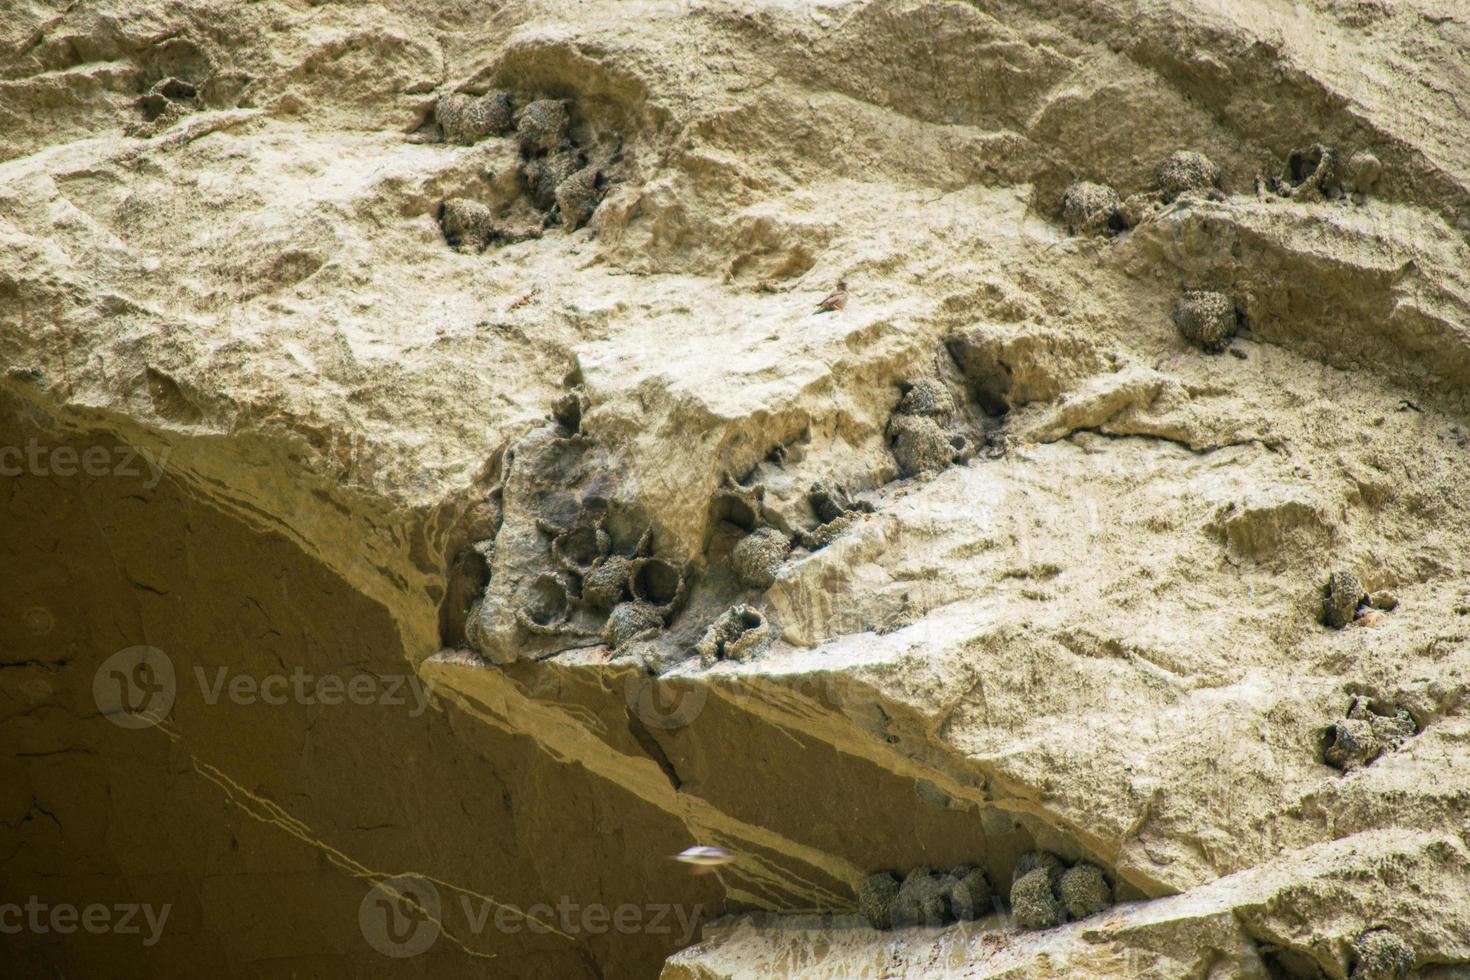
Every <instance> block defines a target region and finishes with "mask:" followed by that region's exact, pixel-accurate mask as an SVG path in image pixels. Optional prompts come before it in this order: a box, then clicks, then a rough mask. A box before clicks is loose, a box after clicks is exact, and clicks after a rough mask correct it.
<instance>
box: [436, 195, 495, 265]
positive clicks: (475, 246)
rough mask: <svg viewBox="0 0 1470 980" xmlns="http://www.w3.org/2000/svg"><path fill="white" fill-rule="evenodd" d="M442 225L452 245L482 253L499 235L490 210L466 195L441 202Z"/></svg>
mask: <svg viewBox="0 0 1470 980" xmlns="http://www.w3.org/2000/svg"><path fill="white" fill-rule="evenodd" d="M439 227H440V229H441V230H442V231H443V232H444V240H445V241H446V242H448V243H449V246H450V247H451V248H454V249H456V250H458V251H461V252H482V251H484V250H485V247H486V246H487V245H489V244H490V243H491V242H492V241H494V240H495V237H496V232H495V220H494V218H493V217H492V216H491V214H490V209H489V208H487V207H486V206H485V205H483V204H481V203H480V202H479V201H471V200H469V199H468V198H464V197H451V198H450V199H449V200H447V201H445V202H444V203H443V204H441V205H439Z"/></svg>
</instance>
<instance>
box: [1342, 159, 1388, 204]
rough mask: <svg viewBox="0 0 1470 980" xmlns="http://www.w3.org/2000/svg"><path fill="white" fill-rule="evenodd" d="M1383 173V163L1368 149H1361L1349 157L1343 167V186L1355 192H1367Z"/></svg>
mask: <svg viewBox="0 0 1470 980" xmlns="http://www.w3.org/2000/svg"><path fill="white" fill-rule="evenodd" d="M1382 175H1383V164H1382V163H1380V162H1379V160H1378V158H1377V157H1376V156H1374V155H1373V154H1372V153H1370V152H1368V151H1367V150H1359V151H1358V152H1357V153H1354V154H1353V155H1352V156H1351V157H1349V158H1348V162H1347V166H1345V167H1344V168H1343V172H1342V183H1343V186H1344V187H1346V188H1347V189H1348V190H1350V191H1352V192H1353V193H1354V194H1367V193H1368V192H1369V191H1371V190H1372V189H1373V188H1374V187H1375V186H1376V185H1377V184H1378V178H1379V177H1381V176H1382Z"/></svg>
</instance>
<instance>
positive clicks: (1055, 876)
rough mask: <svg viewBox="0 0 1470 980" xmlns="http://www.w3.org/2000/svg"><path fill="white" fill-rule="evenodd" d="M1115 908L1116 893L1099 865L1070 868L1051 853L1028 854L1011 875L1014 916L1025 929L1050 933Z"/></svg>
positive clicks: (1018, 862)
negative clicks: (1111, 907) (1104, 910)
mask: <svg viewBox="0 0 1470 980" xmlns="http://www.w3.org/2000/svg"><path fill="white" fill-rule="evenodd" d="M1112 904H1113V890H1112V888H1111V887H1110V886H1109V885H1108V881H1107V878H1106V877H1104V875H1103V871H1102V869H1101V868H1099V867H1098V866H1097V865H1095V864H1090V863H1088V862H1086V861H1079V862H1078V863H1077V864H1075V865H1073V866H1072V867H1070V868H1067V867H1066V866H1065V865H1064V864H1063V863H1062V860H1061V858H1059V857H1057V856H1056V855H1055V854H1052V853H1050V852H1049V851H1027V852H1026V853H1025V854H1022V855H1021V858H1020V860H1019V861H1017V862H1016V867H1015V870H1014V871H1013V872H1012V875H1011V915H1012V917H1013V918H1014V919H1015V922H1016V926H1017V927H1018V928H1021V929H1049V928H1051V927H1052V926H1058V925H1061V924H1062V923H1064V922H1066V921H1068V919H1069V918H1072V919H1081V918H1084V917H1086V916H1089V915H1093V914H1095V913H1097V912H1101V911H1102V910H1103V909H1105V908H1108V907H1109V906H1110V905H1112Z"/></svg>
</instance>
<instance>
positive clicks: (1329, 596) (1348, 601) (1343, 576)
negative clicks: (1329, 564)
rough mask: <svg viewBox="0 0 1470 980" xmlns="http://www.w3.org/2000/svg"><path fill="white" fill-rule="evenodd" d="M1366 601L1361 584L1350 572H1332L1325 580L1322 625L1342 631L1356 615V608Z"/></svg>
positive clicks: (1366, 596) (1365, 594)
mask: <svg viewBox="0 0 1470 980" xmlns="http://www.w3.org/2000/svg"><path fill="white" fill-rule="evenodd" d="M1367 601H1368V593H1367V592H1366V590H1364V588H1363V583H1362V582H1359V581H1358V577H1357V576H1356V575H1354V574H1353V573H1352V572H1341V571H1339V572H1333V573H1332V575H1331V576H1330V577H1329V578H1328V579H1327V586H1326V589H1325V595H1324V596H1323V599H1322V625H1324V626H1327V627H1330V628H1331V629H1342V628H1343V627H1344V626H1346V625H1347V624H1348V623H1351V622H1352V621H1353V618H1354V617H1355V616H1357V614H1358V608H1359V607H1360V606H1362V605H1364V604H1365V603H1367Z"/></svg>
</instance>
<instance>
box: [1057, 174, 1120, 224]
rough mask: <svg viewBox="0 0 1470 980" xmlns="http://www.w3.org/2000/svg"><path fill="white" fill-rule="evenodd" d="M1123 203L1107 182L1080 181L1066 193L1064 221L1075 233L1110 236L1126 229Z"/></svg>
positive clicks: (1063, 201)
mask: <svg viewBox="0 0 1470 980" xmlns="http://www.w3.org/2000/svg"><path fill="white" fill-rule="evenodd" d="M1122 206H1123V202H1122V201H1121V200H1119V198H1118V192H1117V191H1115V190H1113V189H1112V188H1111V187H1108V186H1106V185H1105V184H1093V183H1090V182H1088V181H1085V180H1079V181H1078V182H1077V183H1075V184H1073V185H1072V186H1071V187H1068V188H1067V192H1066V193H1065V194H1063V195H1062V221H1063V222H1065V223H1066V225H1067V230H1068V231H1070V232H1071V233H1072V234H1074V235H1108V234H1115V233H1117V232H1120V231H1122V230H1123V229H1124V228H1125V227H1126V225H1125V224H1124V223H1123V216H1122Z"/></svg>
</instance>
